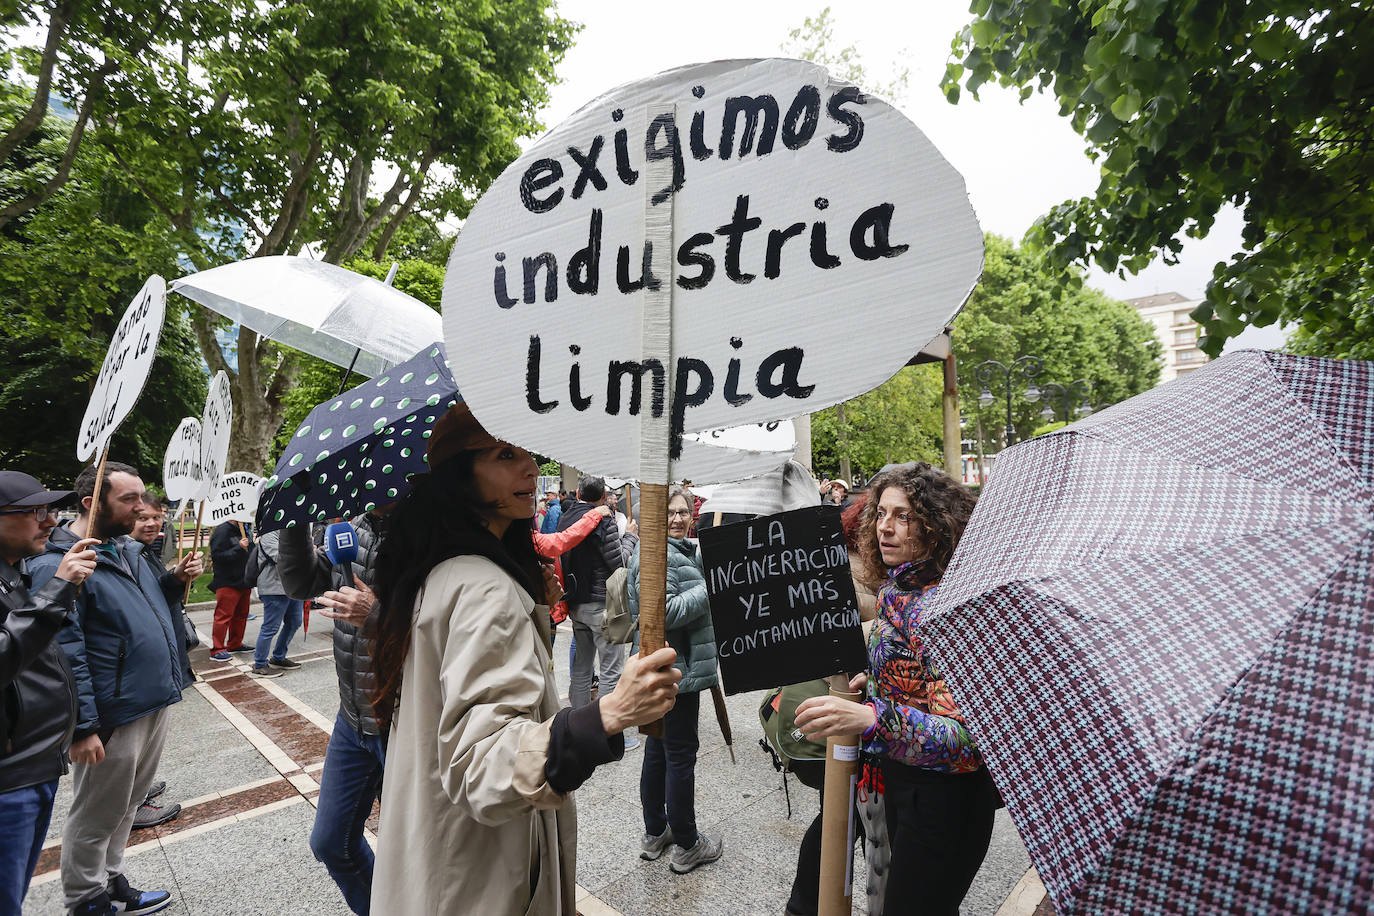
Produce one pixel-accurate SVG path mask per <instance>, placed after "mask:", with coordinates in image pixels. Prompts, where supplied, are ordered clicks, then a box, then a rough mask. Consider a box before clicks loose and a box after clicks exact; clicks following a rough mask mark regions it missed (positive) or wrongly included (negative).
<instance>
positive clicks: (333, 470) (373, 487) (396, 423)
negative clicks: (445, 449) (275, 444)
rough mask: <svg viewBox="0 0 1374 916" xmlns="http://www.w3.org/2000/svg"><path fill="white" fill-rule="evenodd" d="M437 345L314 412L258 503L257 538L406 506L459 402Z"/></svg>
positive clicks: (331, 400) (269, 481) (269, 480)
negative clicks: (438, 428) (438, 425)
mask: <svg viewBox="0 0 1374 916" xmlns="http://www.w3.org/2000/svg"><path fill="white" fill-rule="evenodd" d="M458 400H459V398H458V386H457V383H456V382H454V380H453V373H452V372H450V371H449V368H448V360H447V358H446V356H445V353H444V345H443V344H439V343H435V344H430V345H429V346H428V347H425V348H424V349H423V350H421V351H420V352H419V353H418V354H416V355H415V356H413V357H411V358H410V359H408V360H406V361H405V362H404V363H401V364H400V365H398V366H395V367H393V368H391V369H389V370H387V371H386V372H383V373H382V374H381V375H379V376H377V377H376V378H374V379H372V380H371V381H369V382H365V383H363V384H362V385H359V386H358V387H356V388H351V389H349V390H348V391H345V392H344V393H343V394H341V395H339V396H338V397H336V398H330V399H329V400H328V401H325V402H324V403H323V404H320V405H318V406H317V407H316V408H315V409H314V410H312V411H310V415H309V416H307V417H306V418H305V422H304V423H302V424H301V425H300V428H299V429H297V430H296V433H295V435H293V436H292V437H291V442H290V444H289V445H287V447H286V450H285V451H284V452H283V453H282V456H281V459H280V460H279V461H278V462H277V467H276V470H275V471H274V472H273V474H272V476H271V477H269V478H268V479H267V480H266V482H265V484H264V488H263V493H262V498H261V499H260V500H259V501H258V532H259V533H260V534H266V533H267V532H268V531H273V530H276V529H278V528H290V527H292V526H294V525H297V524H300V523H304V522H322V521H324V520H326V519H331V518H353V517H354V516H355V515H361V514H362V513H364V512H368V511H370V510H371V509H373V508H374V507H375V506H378V505H384V504H386V503H389V502H393V501H395V500H397V499H399V498H400V497H401V496H402V495H404V494H405V493H406V492H407V491H408V490H409V489H410V479H411V478H412V477H414V476H415V475H416V474H417V473H423V472H424V471H425V470H426V469H427V465H426V464H425V442H426V440H427V439H429V433H430V428H431V427H432V426H433V425H434V423H435V421H436V420H438V418H439V417H440V416H441V415H442V414H443V413H444V411H446V410H448V409H449V408H450V407H452V406H453V405H454V404H456V403H457V402H458Z"/></svg>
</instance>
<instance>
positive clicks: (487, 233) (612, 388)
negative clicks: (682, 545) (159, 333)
mask: <svg viewBox="0 0 1374 916" xmlns="http://www.w3.org/2000/svg"><path fill="white" fill-rule="evenodd" d="M982 258H983V243H982V233H981V231H980V230H979V227H978V223H977V220H976V218H975V217H974V214H973V209H972V207H971V206H970V205H969V202H968V197H967V194H966V192H965V189H964V183H963V180H962V178H961V177H960V176H959V174H958V172H956V171H955V170H954V168H953V167H952V166H950V165H949V163H948V162H946V161H945V160H944V158H943V157H942V156H941V155H940V154H939V152H938V151H937V150H936V149H935V148H934V147H933V146H932V145H931V143H930V141H929V140H927V139H926V137H925V135H924V134H922V133H921V131H920V130H919V129H918V128H917V127H916V126H915V125H914V124H912V123H911V121H909V120H908V119H907V118H906V117H905V116H904V115H902V114H901V112H899V111H897V110H896V109H894V108H892V107H891V106H889V105H887V104H886V103H884V102H882V101H880V100H878V99H876V98H874V97H872V96H869V95H867V94H865V93H864V92H862V91H861V90H860V89H859V88H857V87H855V86H852V85H850V84H848V83H845V82H843V81H840V80H836V79H834V78H832V77H831V76H830V75H829V74H828V73H827V72H826V71H825V70H824V69H823V68H822V67H819V66H817V65H815V64H811V63H808V62H805V61H795V60H754V61H721V62H716V63H710V64H701V65H696V66H691V67H684V68H682V69H679V70H673V71H669V72H667V73H663V74H660V75H658V76H656V77H653V78H650V79H647V80H643V81H640V82H635V83H630V84H628V85H626V86H622V87H621V88H619V89H616V90H614V91H612V92H609V93H607V94H606V95H605V96H603V97H602V98H600V99H597V100H596V101H594V102H592V103H590V104H589V105H587V106H585V107H584V108H583V109H582V110H581V111H579V112H578V113H577V114H576V115H574V116H573V117H572V118H570V119H569V120H568V121H566V122H564V123H563V124H561V125H559V126H558V127H557V128H556V129H554V130H553V131H551V132H550V133H549V134H547V135H546V136H545V137H544V138H542V139H541V140H540V141H539V142H537V143H536V144H534V146H532V147H531V148H530V149H529V150H528V151H527V152H526V153H525V154H524V155H523V156H521V157H520V159H519V160H517V161H516V162H515V163H514V164H513V165H512V166H511V167H510V168H508V169H507V170H506V171H505V172H504V173H503V174H502V175H501V177H500V178H499V179H497V181H496V182H495V183H493V184H492V186H491V188H490V189H489V190H488V191H487V193H486V194H485V195H484V196H483V197H482V200H481V201H479V202H478V204H477V206H476V207H475V208H474V209H473V212H472V214H471V216H470V217H469V218H468V221H467V223H466V224H465V225H464V227H463V234H462V236H461V237H460V238H459V241H458V242H457V244H456V245H455V247H454V250H453V255H452V257H451V259H450V261H449V269H448V272H447V275H446V278H445V284H444V329H445V339H446V342H447V345H448V352H449V357H450V359H451V361H452V364H453V371H454V376H455V377H456V378H457V381H458V385H459V388H460V389H461V390H462V391H463V395H464V397H465V398H466V399H467V401H468V403H469V404H470V405H471V406H472V409H473V412H474V413H475V414H476V415H477V417H478V418H479V419H480V420H481V421H482V423H483V425H484V426H486V427H487V428H488V429H489V430H490V431H491V432H492V433H493V434H495V435H497V436H500V437H501V438H504V439H508V440H510V441H512V442H517V443H519V444H521V445H523V446H525V447H527V448H529V449H531V450H533V451H537V452H539V453H540V454H544V455H552V456H556V457H557V458H558V459H559V460H560V461H563V462H565V463H567V464H571V465H574V466H576V467H578V468H583V469H586V470H588V471H592V472H595V473H601V474H606V475H611V476H616V477H625V478H634V479H637V480H640V481H642V482H645V483H667V482H668V481H669V476H668V465H667V464H666V463H665V462H663V461H662V460H661V459H660V458H659V455H660V454H662V456H663V458H666V459H670V460H671V461H672V477H673V478H675V479H680V478H690V479H691V480H693V481H696V482H699V483H710V482H718V481H722V480H729V479H739V478H740V477H744V476H749V475H750V474H757V473H762V472H764V471H767V470H769V469H771V468H773V467H777V466H778V465H780V464H782V463H783V460H784V459H785V457H786V456H785V455H784V456H782V457H779V456H777V455H773V454H766V453H761V454H760V455H758V456H757V457H756V458H755V459H751V458H749V457H741V456H740V455H738V454H734V453H732V452H730V451H729V450H727V449H721V448H714V447H712V444H711V442H710V441H709V440H707V441H703V440H700V439H690V438H688V437H687V436H688V434H691V433H701V432H705V431H708V430H715V429H720V428H723V427H733V426H742V425H745V424H750V423H766V422H769V421H774V420H779V419H783V418H788V417H793V416H797V415H799V414H804V413H811V412H814V411H816V410H819V409H821V408H823V407H826V406H829V405H831V404H836V403H839V402H841V401H844V400H847V399H849V398H852V397H855V396H857V395H859V394H862V393H863V392H865V391H868V390H870V389H872V388H874V387H876V386H877V385H879V384H881V383H882V382H883V381H885V380H886V379H888V378H889V377H891V376H892V375H893V374H894V373H895V372H896V371H897V370H898V369H900V368H901V367H902V366H903V365H905V364H906V362H907V361H908V360H909V359H910V358H911V356H912V355H913V354H914V353H916V352H918V351H919V350H921V349H922V348H923V347H924V346H925V345H926V344H928V343H929V342H930V341H931V340H932V339H933V338H934V337H936V336H937V335H938V334H940V333H941V332H942V331H943V329H944V328H945V326H946V325H947V324H948V323H949V321H950V320H951V319H952V318H953V316H954V315H955V314H956V313H957V312H958V310H959V308H960V307H961V306H962V305H963V303H964V301H965V300H966V299H967V297H968V295H969V293H970V292H971V291H972V289H973V286H974V284H975V283H976V282H977V279H978V275H979V272H980V270H981V266H982ZM646 463H647V464H648V465H659V466H658V467H651V466H646Z"/></svg>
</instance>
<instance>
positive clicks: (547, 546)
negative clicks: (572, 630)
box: [534, 512, 601, 626]
mask: <svg viewBox="0 0 1374 916" xmlns="http://www.w3.org/2000/svg"><path fill="white" fill-rule="evenodd" d="M599 524H601V513H600V512H588V513H587V514H586V515H584V516H582V517H581V518H579V519H578V520H577V521H575V522H573V523H572V524H571V525H569V526H568V527H567V529H566V530H564V531H558V532H555V533H554V534H543V533H542V532H539V531H535V532H534V552H535V553H537V554H539V555H540V556H541V557H544V558H545V559H547V560H553V569H554V572H555V573H556V574H557V575H558V584H559V586H560V587H561V586H562V585H563V566H562V564H561V563H559V562H558V558H559V557H561V556H562V555H563V554H565V553H567V552H568V551H569V550H572V549H573V548H574V547H576V546H577V545H578V544H581V543H582V541H583V539H584V538H586V537H587V535H589V534H591V533H592V532H593V531H595V530H596V526H597V525H599ZM549 616H550V617H552V618H553V622H554V625H555V626H557V625H558V624H560V623H562V622H563V621H564V620H566V619H567V618H568V603H567V602H566V601H563V600H562V599H559V601H558V603H557V604H555V605H554V606H553V607H552V608H550V609H549Z"/></svg>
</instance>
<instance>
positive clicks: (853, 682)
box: [849, 671, 868, 693]
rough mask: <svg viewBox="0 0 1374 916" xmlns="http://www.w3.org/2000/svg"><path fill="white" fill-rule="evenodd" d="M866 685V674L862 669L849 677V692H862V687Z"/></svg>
mask: <svg viewBox="0 0 1374 916" xmlns="http://www.w3.org/2000/svg"><path fill="white" fill-rule="evenodd" d="M867 686H868V675H867V674H865V673H863V672H862V671H861V672H859V673H858V674H856V675H854V676H853V677H851V678H850V679H849V692H850V693H863V692H864V688H865V687H867Z"/></svg>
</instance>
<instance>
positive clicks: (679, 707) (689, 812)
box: [626, 488, 724, 875]
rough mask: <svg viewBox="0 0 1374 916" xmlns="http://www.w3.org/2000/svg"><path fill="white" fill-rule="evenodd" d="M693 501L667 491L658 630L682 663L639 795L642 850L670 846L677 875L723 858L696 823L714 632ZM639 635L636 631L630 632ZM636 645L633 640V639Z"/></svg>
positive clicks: (632, 587)
mask: <svg viewBox="0 0 1374 916" xmlns="http://www.w3.org/2000/svg"><path fill="white" fill-rule="evenodd" d="M691 526H692V502H691V499H690V497H688V495H687V494H686V492H685V491H683V490H682V489H681V488H674V489H673V491H672V492H671V493H670V494H669V496H668V582H667V595H666V597H667V601H666V606H665V611H664V621H663V630H664V635H665V636H666V637H667V640H668V644H669V645H670V646H672V647H673V648H674V649H676V650H677V662H676V666H677V668H678V669H679V670H681V671H682V682H681V683H680V684H679V685H678V696H677V704H676V705H675V706H673V708H672V709H671V710H669V711H668V714H667V715H666V716H664V717H663V737H662V738H649V739H647V740H646V742H645V746H644V769H643V770H642V771H641V773H640V777H639V800H640V802H641V803H642V804H643V806H644V838H643V839H642V840H640V844H639V846H640V850H639V855H640V857H641V858H644V859H650V860H653V859H657V858H658V857H659V856H661V855H663V853H664V852H666V851H667V850H668V847H669V846H672V847H673V852H672V856H671V857H670V859H669V862H668V867H669V868H671V869H672V870H673V871H675V872H677V873H678V874H680V875H683V874H686V873H687V872H689V871H691V870H692V869H694V868H696V867H697V866H698V865H705V864H707V863H709V862H714V861H716V860H717V859H719V858H720V856H721V853H722V851H723V850H724V842H723V841H722V839H721V838H720V837H719V836H715V837H712V836H708V835H706V834H705V833H701V832H699V831H698V830H697V823H696V766H697V747H698V741H697V717H698V714H699V712H700V710H701V702H700V700H701V691H703V690H709V689H710V688H711V687H712V686H713V685H714V684H715V683H716V637H715V631H714V630H712V628H711V611H710V606H709V605H708V603H707V599H706V577H705V575H704V574H703V573H702V571H701V551H700V549H699V548H698V546H697V542H696V541H695V540H693V539H689V538H688V537H687V534H688V532H689V531H690V529H691ZM626 586H627V591H628V597H629V601H630V612H631V613H632V614H633V615H634V616H635V617H636V618H638V617H639V552H638V551H636V552H635V555H634V556H633V557H632V558H631V559H630V568H629V569H628V570H627V572H626ZM635 641H636V644H637V643H638V636H636V638H635ZM635 648H636V650H638V645H636V647H635Z"/></svg>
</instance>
